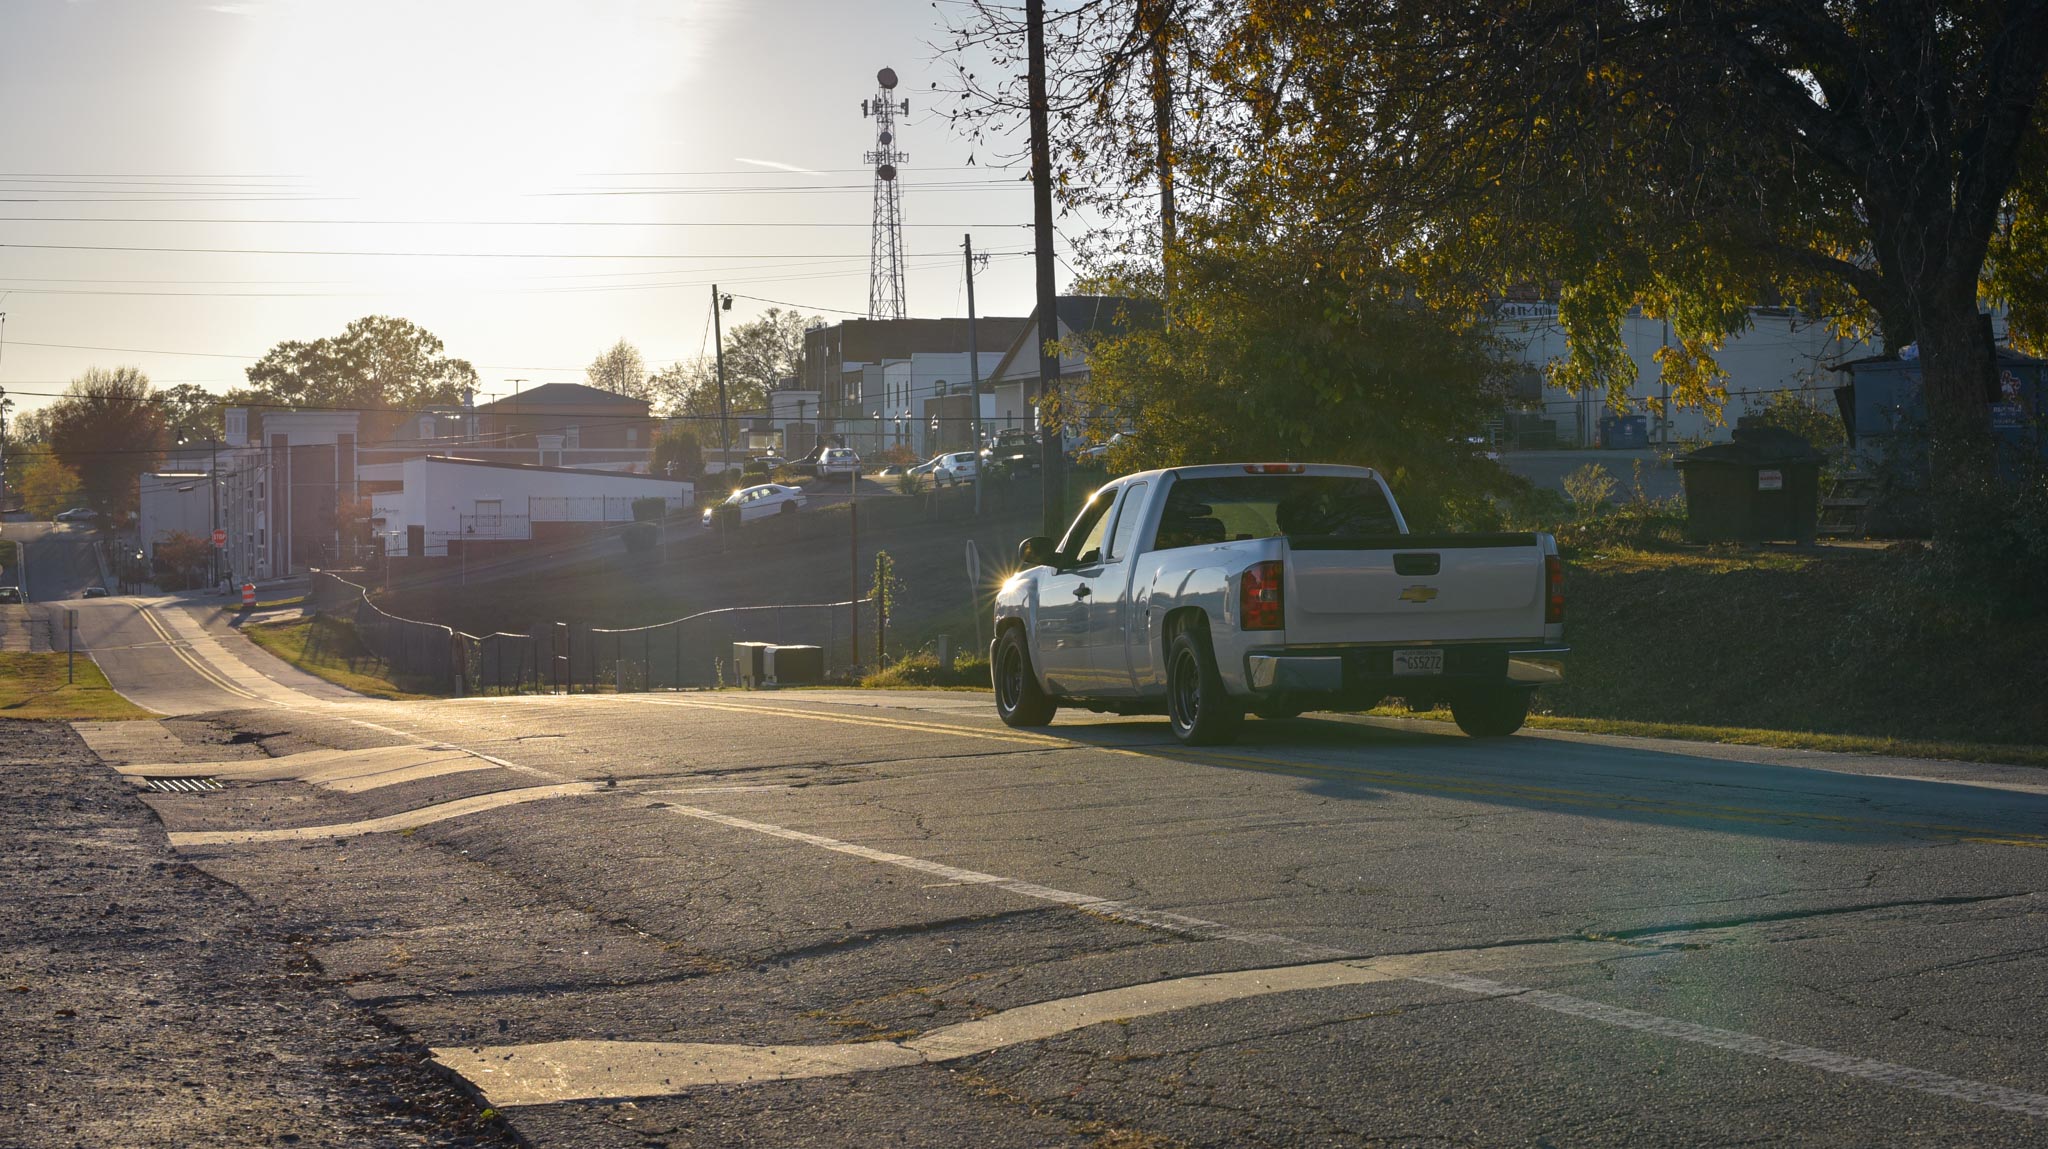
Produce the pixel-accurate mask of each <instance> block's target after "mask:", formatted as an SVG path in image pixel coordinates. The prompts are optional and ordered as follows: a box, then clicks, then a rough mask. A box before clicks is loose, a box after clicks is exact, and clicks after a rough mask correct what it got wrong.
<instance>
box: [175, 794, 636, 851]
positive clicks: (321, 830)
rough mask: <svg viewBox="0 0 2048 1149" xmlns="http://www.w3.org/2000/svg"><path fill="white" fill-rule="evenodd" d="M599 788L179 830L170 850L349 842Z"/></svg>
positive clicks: (481, 796) (486, 796)
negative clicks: (350, 816) (313, 822)
mask: <svg viewBox="0 0 2048 1149" xmlns="http://www.w3.org/2000/svg"><path fill="white" fill-rule="evenodd" d="M601 788H602V783H598V782H568V783H564V784H562V785H559V786H529V787H527V788H525V789H523V790H499V791H497V792H496V793H491V794H478V795H476V796H475V797H471V798H458V799H456V800H455V801H453V802H443V803H441V804H439V805H436V806H424V807H421V808H420V809H417V810H406V811H402V812H400V813H397V814H386V815H385V816H383V817H381V818H365V819H363V820H362V821H360V822H342V823H338V824H331V825H326V826H295V827H289V828H285V829H278V830H181V831H175V832H173V833H172V834H171V835H170V839H171V845H173V846H232V845H242V844H245V843H253V842H307V841H317V840H319V839H321V838H353V837H355V836H357V835H359V834H383V833H389V832H391V831H393V830H410V829H412V828H413V827H415V826H429V825H432V824H433V823H435V822H445V821H447V820H448V819H450V818H460V817H463V816H465V815H468V814H477V813H481V812H483V811H485V810H496V809H499V808H501V807H505V806H518V805H522V804H524V803H527V802H539V801H542V800H544V799H548V798H565V797H569V796H570V795H574V794H592V793H596V792H597V791H598V790H599V789H601Z"/></svg>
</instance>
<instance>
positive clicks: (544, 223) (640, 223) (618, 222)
mask: <svg viewBox="0 0 2048 1149" xmlns="http://www.w3.org/2000/svg"><path fill="white" fill-rule="evenodd" d="M0 202H7V201H5V200H0ZM0 222H4V223H149V224H162V223H201V224H204V223H218V224H292V225H298V226H305V227H773V228H802V227H867V226H868V225H867V224H865V223H837V222H829V221H796V222H776V221H769V220H749V221H746V222H740V223H719V222H716V221H712V220H670V219H647V220H622V219H254V218H246V217H221V218H213V219H205V218H198V217H192V216H125V217H124V216H94V215H0ZM903 226H905V227H941V228H947V229H950V230H953V231H959V230H961V229H962V228H968V229H972V228H991V229H994V228H1019V227H1029V226H1031V225H1030V224H1024V223H906V224H904V225H903Z"/></svg>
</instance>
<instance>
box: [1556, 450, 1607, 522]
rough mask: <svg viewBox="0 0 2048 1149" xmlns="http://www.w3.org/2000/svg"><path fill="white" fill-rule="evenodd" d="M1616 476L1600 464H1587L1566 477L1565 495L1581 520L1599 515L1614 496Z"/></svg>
mask: <svg viewBox="0 0 2048 1149" xmlns="http://www.w3.org/2000/svg"><path fill="white" fill-rule="evenodd" d="M1614 486H1615V484H1614V476H1613V475H1611V474H1609V473H1608V471H1607V468H1606V467H1603V466H1601V465H1600V464H1598V463H1587V464H1586V465H1585V466H1583V467H1580V468H1579V469H1578V470H1576V471H1573V472H1572V473H1571V474H1569V475H1566V476H1565V477H1564V493H1565V495H1566V496H1567V497H1568V498H1570V499H1571V501H1572V509H1573V510H1574V511H1576V512H1577V513H1578V517H1579V518H1582V519H1583V518H1586V517H1588V516H1590V515H1595V514H1598V513H1599V511H1600V508H1601V507H1603V506H1605V505H1606V503H1607V499H1608V497H1609V496H1610V495H1612V494H1614Z"/></svg>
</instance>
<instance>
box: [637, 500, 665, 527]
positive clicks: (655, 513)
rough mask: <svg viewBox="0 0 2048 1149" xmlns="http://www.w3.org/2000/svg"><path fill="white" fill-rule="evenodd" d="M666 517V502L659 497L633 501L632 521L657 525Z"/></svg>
mask: <svg viewBox="0 0 2048 1149" xmlns="http://www.w3.org/2000/svg"><path fill="white" fill-rule="evenodd" d="M667 515H668V500H667V499H664V498H662V497H661V496H659V495H650V496H648V497H646V498H644V499H634V500H633V521H634V522H636V523H658V522H660V521H661V520H662V519H663V518H665V517H667Z"/></svg>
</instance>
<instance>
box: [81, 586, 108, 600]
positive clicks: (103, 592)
mask: <svg viewBox="0 0 2048 1149" xmlns="http://www.w3.org/2000/svg"><path fill="white" fill-rule="evenodd" d="M85 597H86V598H105V597H107V588H106V587H103V586H89V587H86V588H85Z"/></svg>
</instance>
